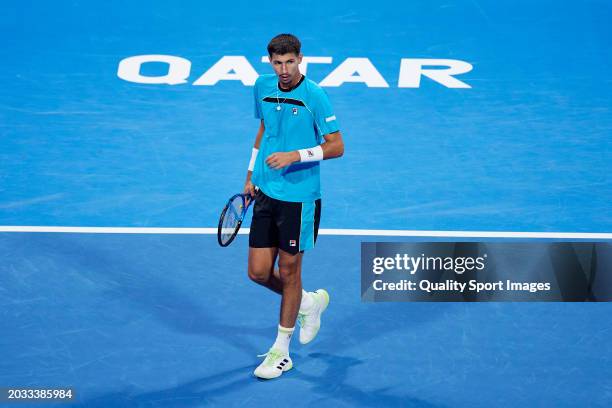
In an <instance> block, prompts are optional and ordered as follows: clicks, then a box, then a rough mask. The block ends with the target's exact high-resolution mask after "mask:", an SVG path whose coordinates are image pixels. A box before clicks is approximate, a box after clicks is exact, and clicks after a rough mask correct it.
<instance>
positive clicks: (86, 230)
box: [0, 225, 612, 240]
mask: <svg viewBox="0 0 612 408" xmlns="http://www.w3.org/2000/svg"><path fill="white" fill-rule="evenodd" d="M0 232H65V233H79V234H216V233H217V228H153V227H48V226H1V225H0ZM248 233H249V229H248V228H242V229H241V230H240V234H243V235H244V234H248ZM319 234H321V235H358V236H375V237H442V238H561V239H592V240H597V239H606V240H607V239H612V233H605V232H604V233H591V232H520V231H422V230H367V229H320V230H319Z"/></svg>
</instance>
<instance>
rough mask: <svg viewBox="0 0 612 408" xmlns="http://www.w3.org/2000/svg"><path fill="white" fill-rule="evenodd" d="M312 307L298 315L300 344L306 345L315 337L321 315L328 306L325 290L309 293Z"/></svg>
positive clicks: (327, 296)
mask: <svg viewBox="0 0 612 408" xmlns="http://www.w3.org/2000/svg"><path fill="white" fill-rule="evenodd" d="M310 294H311V296H312V298H313V300H314V302H313V303H314V305H313V306H312V308H311V309H310V310H308V311H306V312H304V313H298V318H297V320H298V323H299V325H300V343H302V344H308V343H310V342H311V341H313V340H314V338H315V337H317V334H318V333H319V329H320V328H321V315H322V314H323V312H324V311H325V309H327V305H329V293H327V291H326V290H325V289H319V290H317V291H316V292H310Z"/></svg>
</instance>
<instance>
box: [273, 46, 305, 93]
mask: <svg viewBox="0 0 612 408" xmlns="http://www.w3.org/2000/svg"><path fill="white" fill-rule="evenodd" d="M301 62H302V54H300V55H295V54H294V53H290V54H283V55H278V54H272V56H271V57H270V64H272V68H274V72H276V75H277V76H278V80H279V82H280V83H281V85H282V86H283V88H290V87H291V86H293V85H295V84H296V83H297V82H298V81H299V80H300V69H299V64H300V63H301Z"/></svg>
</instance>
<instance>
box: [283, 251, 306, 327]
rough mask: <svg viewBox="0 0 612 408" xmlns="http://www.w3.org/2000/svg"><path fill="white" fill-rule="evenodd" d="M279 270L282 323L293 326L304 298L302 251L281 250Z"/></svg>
mask: <svg viewBox="0 0 612 408" xmlns="http://www.w3.org/2000/svg"><path fill="white" fill-rule="evenodd" d="M278 270H279V275H280V280H281V283H282V287H283V292H282V295H283V298H282V300H281V310H280V325H281V326H282V327H287V328H293V327H295V321H296V319H297V314H298V311H299V309H300V302H301V300H302V253H300V252H298V253H296V254H291V253H289V252H285V251H283V250H282V249H281V250H280V251H279V259H278Z"/></svg>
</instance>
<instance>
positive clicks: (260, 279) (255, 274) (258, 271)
mask: <svg viewBox="0 0 612 408" xmlns="http://www.w3.org/2000/svg"><path fill="white" fill-rule="evenodd" d="M248 273H249V279H251V280H252V281H253V282H256V283H264V282H267V281H268V278H269V277H270V271H266V270H265V269H262V268H254V267H249V270H248Z"/></svg>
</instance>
